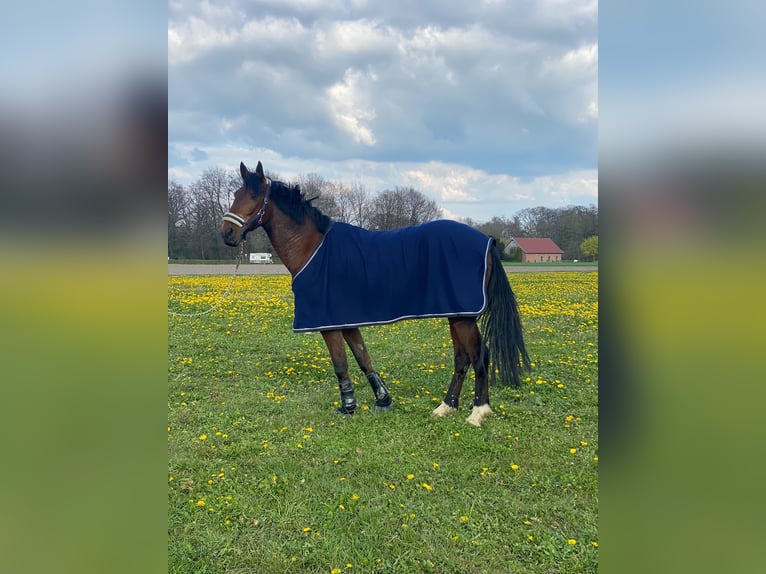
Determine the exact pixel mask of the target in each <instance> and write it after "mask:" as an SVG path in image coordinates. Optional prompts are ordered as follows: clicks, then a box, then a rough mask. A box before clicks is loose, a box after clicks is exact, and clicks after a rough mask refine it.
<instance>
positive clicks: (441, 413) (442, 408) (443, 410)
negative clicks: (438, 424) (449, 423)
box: [431, 401, 457, 417]
mask: <svg viewBox="0 0 766 574" xmlns="http://www.w3.org/2000/svg"><path fill="white" fill-rule="evenodd" d="M456 412H457V409H453V408H452V407H450V406H448V405H447V403H445V402H444V401H442V404H440V405H439V406H438V407H436V408H435V409H434V410H432V411H431V416H432V417H448V416H449V415H451V414H454V413H456Z"/></svg>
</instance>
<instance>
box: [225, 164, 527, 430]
mask: <svg viewBox="0 0 766 574" xmlns="http://www.w3.org/2000/svg"><path fill="white" fill-rule="evenodd" d="M239 167H240V174H241V176H242V186H241V187H240V188H239V189H238V190H237V191H236V192H235V194H234V201H233V203H232V204H231V206H230V207H229V210H228V211H227V212H226V213H225V214H224V216H223V223H222V225H221V235H222V236H223V240H224V242H225V243H226V244H227V245H229V246H232V247H235V246H238V245H239V244H240V243H241V242H242V241H243V240H244V238H245V236H246V235H247V233H249V232H250V231H252V230H254V229H256V228H258V227H263V229H264V230H265V231H266V234H267V235H268V237H269V240H270V241H271V244H272V246H273V247H274V250H275V251H276V253H277V255H278V256H279V258H280V259H281V260H282V263H283V264H284V265H285V267H287V269H288V271H289V272H290V275H291V276H292V280H293V285H292V287H293V292H294V294H295V310H296V314H295V323H294V325H293V330H294V331H296V332H300V331H319V332H320V333H321V335H322V337H323V338H324V341H325V344H326V345H327V349H328V350H329V352H330V357H331V359H332V364H333V369H334V371H335V374H336V376H337V379H338V386H339V388H340V397H341V406H340V408H339V409H338V410H337V412H338V413H339V414H342V415H346V416H350V415H353V413H354V411H355V409H356V396H355V393H354V384H353V382H352V380H351V377H350V376H349V372H348V360H347V356H346V348H345V345H344V341H345V344H347V345H348V347H349V348H350V349H351V352H352V353H353V355H354V358H355V359H356V362H357V364H358V365H359V368H360V369H361V370H362V372H363V373H364V375H365V376H366V377H367V380H368V381H369V383H370V386H371V387H372V391H373V394H374V395H375V408H376V410H383V411H387V410H392V409H393V406H392V400H391V394H390V392H389V390H388V387H387V386H386V383H385V382H384V381H383V379H382V378H381V376H380V374H379V373H378V372H377V371H376V370H375V369H374V367H373V364H372V359H371V358H370V354H369V352H368V350H367V346H366V345H365V343H364V339H363V338H362V334H361V332H360V330H359V327H360V326H366V325H372V324H383V323H391V322H394V321H398V320H401V319H408V318H422V317H446V318H447V319H448V322H449V328H450V335H451V338H452V346H453V350H454V372H453V375H452V380H451V382H450V385H449V388H448V389H447V393H446V395H445V397H444V400H443V402H442V403H441V404H440V405H439V406H438V407H437V408H435V409H434V410H433V411H432V413H431V414H432V416H434V417H445V416H448V415H451V414H454V413H455V412H457V409H458V401H459V397H460V392H461V390H462V387H463V381H464V379H465V377H466V374H467V372H468V368H469V366H473V370H474V377H475V383H474V400H473V409H472V410H471V413H470V415H469V416H468V418H467V419H466V422H468V423H469V424H471V425H474V426H480V425H481V424H482V422H483V421H484V420H485V419H486V418H487V417H488V416H489V415H491V414H492V409H491V408H490V406H489V375H490V374H491V375H492V380H493V381H495V378H496V375H497V374H499V376H500V381H501V383H508V382H510V383H512V384H513V385H514V386H516V387H518V386H520V369H521V368H527V369H529V368H530V359H529V356H528V354H527V350H526V347H525V345H524V339H523V333H522V325H521V319H520V316H519V311H518V306H517V304H516V299H515V296H514V294H513V291H512V289H511V286H510V283H509V282H508V277H507V276H506V274H505V271H504V269H503V266H502V263H501V260H500V254H499V252H498V250H497V247H496V246H495V241H494V239H492V238H489V237H487V236H486V235H484V234H482V233H480V232H479V231H476V230H474V229H472V228H470V227H468V226H467V225H464V224H462V223H457V222H452V221H449V222H448V221H441V222H438V221H437V222H432V223H430V224H423V225H421V226H415V227H411V228H404V229H402V230H399V231H396V232H384V231H367V230H364V229H361V228H358V227H355V226H351V225H348V224H344V223H340V222H334V221H332V220H331V219H330V218H329V217H328V216H326V215H325V214H323V213H322V212H321V211H320V210H319V209H317V208H316V207H314V206H313V205H311V201H313V198H312V199H308V200H307V199H306V198H305V197H304V196H303V195H302V194H301V192H300V189H299V187H298V186H292V187H291V186H289V185H287V184H284V183H282V182H279V181H272V180H271V179H270V178H268V177H266V176H265V175H264V172H263V166H262V165H261V162H260V161H259V162H258V166H257V168H256V170H255V172H254V173H253V172H250V171H248V169H247V167H245V164H244V163H240V166H239ZM439 230H440V231H441V233H442V236H441V238H437V239H433V238H431V239H429V240H428V241H430V243H428V242H426V241H425V240H424V239H423V237H424V236H430V235H432V234H433V233H434V232H436V231H439ZM342 233H345V234H346V235H342ZM394 235H397V236H398V237H399V239H400V240H401V239H403V240H404V242H405V243H404V244H403V245H402V246H399V247H392V246H390V245H389V244H386V245H385V247H383V248H382V249H378V248H377V247H376V244H373V243H372V240H376V241H377V240H378V239H381V240H384V239H392V238H393V236H394ZM443 243H451V244H454V245H453V246H454V247H455V249H454V250H453V251H454V252H455V254H453V253H452V252H450V254H449V255H448V256H444V255H440V254H439V253H440V252H439V251H438V250H439V249H441V247H442V246H441V244H443ZM468 243H476V244H477V245H478V247H477V249H481V251H476V253H478V255H477V254H476V253H474V252H471V253H468V254H467V255H464V256H462V263H460V266H459V268H457V269H456V270H454V271H452V272H451V273H452V274H451V275H446V276H440V277H439V278H437V279H429V278H427V277H418V278H415V279H412V280H410V277H409V274H410V273H415V271H413V272H410V271H407V270H406V267H405V265H406V264H405V263H398V264H397V265H398V267H397V270H396V271H395V272H387V271H383V273H384V275H383V276H381V275H380V273H378V275H375V273H376V271H379V269H378V267H379V266H380V265H382V264H383V262H384V261H385V260H386V259H387V258H389V257H393V252H394V251H402V252H404V253H405V260H408V259H413V258H414V257H415V253H416V252H419V253H425V256H426V262H425V263H418V265H419V266H421V267H422V266H425V267H429V266H430V267H435V268H436V270H437V271H439V272H440V271H441V270H443V269H445V268H447V267H449V265H448V260H450V261H451V260H453V259H460V257H461V255H460V253H461V252H463V251H466V250H467V244H468ZM331 244H333V245H336V248H343V249H345V250H346V251H350V252H354V255H353V257H354V258H361V259H362V263H361V266H362V270H361V277H362V278H361V279H356V278H354V279H349V276H348V275H347V274H346V269H347V268H349V267H351V266H353V265H354V262H353V260H352V259H351V257H352V256H351V255H346V254H343V255H332V253H334V252H331V251H329V250H330V247H329V246H330V245H331ZM431 244H435V246H433V245H431ZM429 245H431V246H429ZM373 251H375V253H377V254H378V255H377V256H376V255H374V254H371V252H373ZM365 257H371V258H373V259H372V260H365V259H364V258H365ZM375 257H377V259H375ZM325 268H326V269H325ZM322 269H324V271H326V274H325V275H319V273H320V271H321V270H322ZM418 272H419V271H418ZM467 276H470V279H465V277H467ZM477 277H478V285H476V283H477V279H476V278H477ZM365 278H367V279H365ZM365 281H367V283H375V284H374V285H365ZM408 281H409V282H408ZM466 281H467V283H471V284H473V285H474V286H477V287H478V290H477V289H473V288H472V289H470V290H471V291H475V294H470V295H469V298H471V301H469V302H467V303H458V304H457V305H458V307H455V308H454V309H455V310H452V309H453V307H452V306H451V305H455V304H456V303H454V302H453V300H459V299H462V298H463V291H464V290H466V291H467V290H468V289H465V288H463V287H462V283H463V282H466ZM398 284H404V287H403V288H402V289H403V290H400V291H399V292H398V294H397V291H396V289H398V288H400V286H397V285H398ZM299 287H300V288H299ZM445 287H446V288H448V289H449V288H451V289H452V291H451V292H447V293H446V294H441V293H440V294H437V297H436V299H438V300H439V301H437V303H429V305H436V307H429V309H428V310H426V311H424V312H413V311H411V307H408V306H407V305H409V300H410V299H413V298H416V297H421V298H424V297H428V296H430V294H431V292H432V291H441V290H443V288H445ZM364 289H368V290H369V291H370V292H371V293H372V295H370V297H371V298H372V300H370V301H366V302H357V301H355V300H354V294H355V293H356V292H357V291H363V290H364ZM445 301H446V302H445ZM367 311H369V312H371V313H372V315H371V316H370V317H367V316H365V317H363V318H360V317H357V315H355V314H354V313H360V314H365V313H366V312H367ZM328 317H329V318H328ZM480 319H481V330H483V331H484V336H483V337H482V333H481V330H480V328H479V320H480Z"/></svg>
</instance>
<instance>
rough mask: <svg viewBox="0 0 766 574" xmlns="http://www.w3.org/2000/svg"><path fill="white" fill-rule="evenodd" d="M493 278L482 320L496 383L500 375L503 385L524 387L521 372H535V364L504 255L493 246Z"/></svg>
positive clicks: (491, 368) (491, 370)
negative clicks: (526, 370) (527, 370)
mask: <svg viewBox="0 0 766 574" xmlns="http://www.w3.org/2000/svg"><path fill="white" fill-rule="evenodd" d="M490 254H491V256H492V274H491V275H490V278H489V284H488V285H487V298H488V303H487V309H486V311H485V313H484V315H483V316H482V318H481V328H482V331H483V332H484V338H485V340H486V342H487V346H488V347H489V360H490V367H489V369H490V372H491V373H492V382H493V383H494V382H495V373H496V372H498V373H499V374H500V384H507V383H508V382H511V383H512V384H513V386H514V387H518V386H520V385H521V378H520V369H521V367H522V366H523V367H525V368H527V369H530V368H531V361H530V360H529V355H528V354H527V349H526V347H525V346H524V335H523V333H522V328H521V317H520V316H519V307H518V305H517V304H516V297H515V296H514V295H513V290H512V289H511V284H510V283H509V282H508V277H507V275H506V274H505V270H504V269H503V262H502V261H501V260H500V253H499V252H498V250H497V247H496V246H495V245H494V244H493V245H492V247H491V249H490Z"/></svg>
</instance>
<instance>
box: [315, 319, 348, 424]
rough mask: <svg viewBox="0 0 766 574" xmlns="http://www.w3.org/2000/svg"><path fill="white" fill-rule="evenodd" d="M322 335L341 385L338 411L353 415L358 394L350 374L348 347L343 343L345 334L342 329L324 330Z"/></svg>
mask: <svg viewBox="0 0 766 574" xmlns="http://www.w3.org/2000/svg"><path fill="white" fill-rule="evenodd" d="M322 337H323V338H324V342H325V344H326V345H327V349H328V350H329V351H330V358H331V359H332V366H333V369H335V375H336V376H337V377H338V386H339V387H340V408H339V409H338V410H337V411H336V412H337V413H338V414H341V415H353V414H354V411H355V410H356V396H355V395H354V383H353V382H352V381H351V379H350V378H349V376H348V358H347V357H346V347H345V346H344V345H343V335H342V334H341V332H340V331H322Z"/></svg>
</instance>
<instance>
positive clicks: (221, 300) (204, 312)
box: [168, 241, 245, 317]
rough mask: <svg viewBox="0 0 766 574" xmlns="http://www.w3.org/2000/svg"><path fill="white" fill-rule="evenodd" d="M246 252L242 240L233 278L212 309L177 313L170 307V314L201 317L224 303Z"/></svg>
mask: <svg viewBox="0 0 766 574" xmlns="http://www.w3.org/2000/svg"><path fill="white" fill-rule="evenodd" d="M244 253H245V242H244V241H242V242H241V243H240V244H239V255H238V256H237V265H236V267H234V275H232V276H231V279H230V280H229V284H228V285H227V286H226V290H225V291H224V292H223V295H221V298H220V299H219V300H218V303H216V304H215V305H213V306H212V307H210V309H208V310H207V311H201V312H200V313H176V312H174V311H171V310H169V309H168V315H172V316H173V317H199V316H200V315H207V314H208V313H210V312H212V311H214V310H215V309H217V308H218V307H220V306H221V303H223V300H224V299H226V296H227V295H228V294H229V289H231V285H232V283H234V279H235V278H236V277H237V270H238V269H239V264H240V263H242V255H244Z"/></svg>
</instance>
